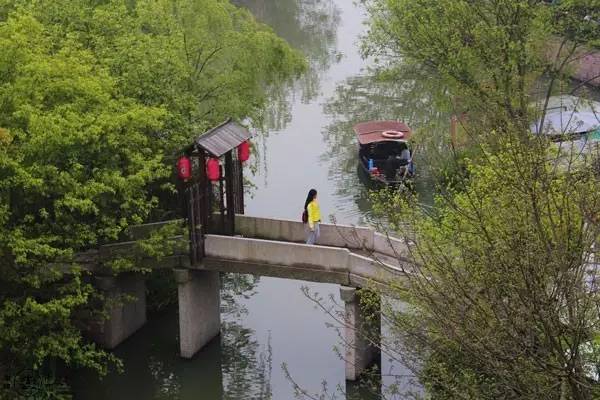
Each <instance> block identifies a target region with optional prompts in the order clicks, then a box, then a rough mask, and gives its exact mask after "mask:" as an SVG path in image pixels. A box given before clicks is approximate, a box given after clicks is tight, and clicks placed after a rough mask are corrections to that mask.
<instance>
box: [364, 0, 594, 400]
mask: <svg viewBox="0 0 600 400" xmlns="http://www.w3.org/2000/svg"><path fill="white" fill-rule="evenodd" d="M366 3H367V6H368V10H369V12H370V14H371V18H372V19H371V24H370V31H369V35H368V36H367V38H366V40H365V43H364V44H365V53H366V54H369V55H376V56H377V57H379V62H380V64H381V65H382V66H383V67H384V68H387V69H388V71H389V76H390V77H391V78H392V79H393V77H394V73H395V68H394V64H395V63H396V61H397V60H398V59H399V58H403V59H408V60H409V61H412V62H414V63H415V64H416V65H420V66H422V68H428V69H430V70H431V71H433V72H434V73H436V74H438V75H439V76H440V77H441V78H442V79H443V80H444V81H446V82H447V84H448V96H449V97H450V98H451V99H452V101H453V103H454V108H455V110H456V111H457V112H463V111H468V118H467V121H468V122H467V123H466V124H465V126H464V128H465V129H466V130H467V132H468V134H469V136H470V137H471V139H472V141H471V146H474V147H477V148H478V149H479V154H478V156H477V157H475V158H472V159H471V160H467V165H468V168H467V174H466V179H464V180H463V182H462V185H461V186H460V190H457V189H453V188H441V190H440V191H439V192H438V193H439V195H438V196H437V197H436V202H435V207H434V208H433V209H431V208H421V207H420V205H419V204H418V202H417V201H416V199H413V198H409V199H407V198H406V197H403V196H402V197H401V196H399V195H398V194H397V193H392V194H390V193H380V194H379V195H377V204H378V211H379V212H381V213H382V214H383V215H385V217H386V218H387V219H388V220H390V221H392V223H393V225H394V226H395V228H396V229H397V230H399V231H402V233H403V234H404V237H406V238H407V239H408V240H407V245H408V246H409V248H410V257H411V259H412V261H413V262H414V269H413V270H411V271H408V272H407V273H406V276H405V281H404V282H402V284H400V282H399V287H398V290H397V293H396V294H397V295H398V296H399V297H401V298H402V299H404V300H405V301H406V303H407V307H406V308H404V309H400V310H398V308H393V307H390V306H388V307H384V311H383V314H384V320H387V321H390V323H391V325H392V327H393V329H394V330H395V332H396V334H397V336H398V337H399V338H400V339H399V340H398V341H397V342H395V343H393V345H392V346H391V347H389V348H386V349H384V350H385V351H386V352H388V353H389V354H391V355H392V357H397V358H398V359H399V360H402V361H404V362H405V363H406V364H408V365H409V366H411V367H412V368H413V370H414V371H415V372H416V373H417V375H418V376H419V377H420V379H421V382H422V383H423V384H424V386H425V389H426V393H427V395H426V396H431V397H433V398H441V399H498V398H504V399H539V398H544V399H557V400H558V399H561V400H562V399H592V398H597V396H598V395H599V393H598V388H599V382H598V376H597V370H596V368H597V367H596V366H597V365H598V359H597V356H596V355H595V354H597V352H595V351H594V349H596V347H595V345H594V343H597V336H598V332H599V328H600V327H599V322H600V321H599V315H598V311H597V310H598V306H599V305H600V299H599V298H598V296H597V290H596V280H597V276H598V271H597V267H596V265H595V264H594V262H593V260H594V257H595V248H596V247H597V246H596V240H597V238H598V234H599V232H598V225H597V215H598V211H599V209H598V206H600V198H599V197H598V194H597V188H598V183H599V182H598V177H597V175H595V173H594V171H593V169H592V168H591V167H592V164H591V163H590V162H589V161H593V159H594V157H597V153H596V152H593V151H592V152H591V153H590V154H588V156H589V158H588V156H586V157H577V154H576V153H575V152H571V151H570V150H572V149H571V148H570V146H569V145H568V144H567V145H564V146H563V147H566V149H565V150H566V154H567V157H566V158H567V160H566V162H564V161H565V160H564V159H562V161H563V162H559V158H558V157H559V156H558V152H557V151H556V148H555V147H554V146H553V145H552V144H550V143H548V141H547V140H546V139H545V138H542V137H539V136H535V135H532V134H531V132H530V129H531V128H530V126H531V124H532V122H534V121H536V120H537V119H540V118H541V119H543V118H544V117H545V114H546V111H545V110H546V104H547V103H546V100H547V99H548V98H549V97H550V96H551V95H553V94H557V93H558V94H562V93H564V92H565V86H566V85H564V83H563V81H564V80H565V79H566V78H567V77H568V64H569V62H570V61H571V60H572V59H573V58H574V57H576V55H577V54H578V50H579V49H580V48H581V47H583V46H587V45H590V44H594V43H595V41H597V40H598V38H599V37H600V31H599V30H598V29H597V28H594V25H593V24H594V23H595V22H594V21H593V18H585V16H586V15H592V16H594V15H597V11H598V3H597V1H595V0H588V1H565V2H561V3H560V5H558V6H549V5H547V4H545V2H542V1H521V0H501V1H478V2H472V1H429V0H417V1H404V0H372V1H370V0H369V1H367V2H366ZM557 41H558V46H557V49H560V50H559V51H550V52H549V51H548V50H549V49H552V46H551V44H554V43H556V42H557ZM540 97H542V100H543V101H542V102H541V104H542V107H537V108H534V107H532V106H531V104H532V101H533V100H537V99H539V98H540ZM538 104H540V103H538ZM444 138H447V134H446V133H445V132H443V133H441V134H439V133H438V140H439V141H440V142H442V141H446V140H447V139H446V140H445V139H444ZM395 389H397V388H393V389H392V390H391V392H392V393H394V390H395ZM396 394H397V392H396Z"/></svg>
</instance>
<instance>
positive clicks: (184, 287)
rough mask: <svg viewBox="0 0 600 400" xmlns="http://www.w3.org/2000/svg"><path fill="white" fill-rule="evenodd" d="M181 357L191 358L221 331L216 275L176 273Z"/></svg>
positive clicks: (215, 273) (201, 272) (214, 273)
mask: <svg viewBox="0 0 600 400" xmlns="http://www.w3.org/2000/svg"><path fill="white" fill-rule="evenodd" d="M175 280H176V281H177V286H178V296H179V346H180V352H181V357H183V358H192V357H193V356H194V354H196V353H197V352H198V350H200V349H201V348H202V347H204V346H205V345H206V344H207V343H208V342H210V341H211V340H212V339H213V338H214V337H215V336H218V335H219V333H220V331H221V310H220V295H219V289H220V286H221V281H220V277H219V273H218V272H213V271H192V270H187V269H179V270H175Z"/></svg>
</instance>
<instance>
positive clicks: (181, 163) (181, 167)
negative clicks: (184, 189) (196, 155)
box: [177, 156, 192, 182]
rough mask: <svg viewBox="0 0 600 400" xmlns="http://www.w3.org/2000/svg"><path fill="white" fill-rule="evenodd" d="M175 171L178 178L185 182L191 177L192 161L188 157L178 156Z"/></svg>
mask: <svg viewBox="0 0 600 400" xmlns="http://www.w3.org/2000/svg"><path fill="white" fill-rule="evenodd" d="M177 173H178V175H179V179H181V180H182V181H184V182H187V181H188V179H190V178H191V177H192V163H191V162H190V159H189V158H188V157H186V156H181V157H179V160H178V161H177Z"/></svg>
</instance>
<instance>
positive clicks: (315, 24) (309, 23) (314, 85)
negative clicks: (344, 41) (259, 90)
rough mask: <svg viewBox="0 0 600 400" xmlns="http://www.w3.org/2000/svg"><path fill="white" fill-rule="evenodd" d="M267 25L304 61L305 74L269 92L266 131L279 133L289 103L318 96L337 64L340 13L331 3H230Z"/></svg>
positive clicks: (269, 0) (305, 0) (288, 117)
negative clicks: (327, 76) (331, 69)
mask: <svg viewBox="0 0 600 400" xmlns="http://www.w3.org/2000/svg"><path fill="white" fill-rule="evenodd" d="M233 3H234V4H236V5H238V6H242V7H245V8H247V9H249V10H250V11H251V12H252V14H253V15H254V16H255V17H256V18H257V19H258V20H260V21H261V22H263V23H265V24H267V25H269V26H270V27H272V28H273V30H274V31H275V32H276V33H277V34H278V35H279V36H281V37H283V38H284V39H286V40H287V41H288V42H289V43H290V44H291V45H292V46H293V47H294V48H296V49H298V50H300V51H301V52H302V53H303V54H304V55H305V57H306V59H307V61H308V70H307V71H306V73H305V74H304V75H303V76H302V77H300V78H299V79H298V80H297V81H295V82H293V83H289V84H282V85H279V86H276V87H273V88H271V92H270V97H269V98H270V106H269V108H268V109H267V111H266V115H265V117H266V118H265V124H266V128H267V130H271V131H272V130H275V131H279V130H281V129H283V128H284V127H285V126H286V125H287V124H288V123H289V122H291V119H292V114H291V105H290V102H291V101H293V100H295V99H294V96H296V95H299V96H300V100H301V102H303V103H308V102H310V101H311V100H313V99H314V98H315V97H317V96H318V94H319V91H320V85H321V80H322V76H323V74H324V73H325V72H326V71H327V70H328V69H329V68H330V67H331V64H332V63H335V62H339V61H340V59H341V56H340V54H338V52H337V51H336V43H337V35H336V33H337V29H338V25H339V23H340V11H339V9H338V7H337V6H336V5H335V3H334V1H333V0H278V1H272V0H234V1H233Z"/></svg>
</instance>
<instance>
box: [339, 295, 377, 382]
mask: <svg viewBox="0 0 600 400" xmlns="http://www.w3.org/2000/svg"><path fill="white" fill-rule="evenodd" d="M357 290H358V289H356V288H353V287H347V286H341V287H340V294H341V297H342V301H343V302H344V305H345V321H344V322H345V324H344V325H345V327H344V341H345V343H344V345H345V348H346V351H345V357H344V359H345V362H346V380H348V381H356V380H357V379H358V378H359V377H360V375H361V374H362V373H363V372H364V371H365V369H366V368H367V367H369V366H370V365H371V364H372V363H373V362H376V361H378V358H380V357H381V351H380V348H379V347H378V346H379V345H380V336H381V321H380V318H379V314H374V313H372V312H369V309H372V310H375V308H378V307H379V301H376V302H375V303H377V304H369V305H368V306H366V305H365V304H361V301H360V300H361V299H360V297H361V295H360V293H358V292H357ZM376 311H379V310H378V309H377V310H376Z"/></svg>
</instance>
